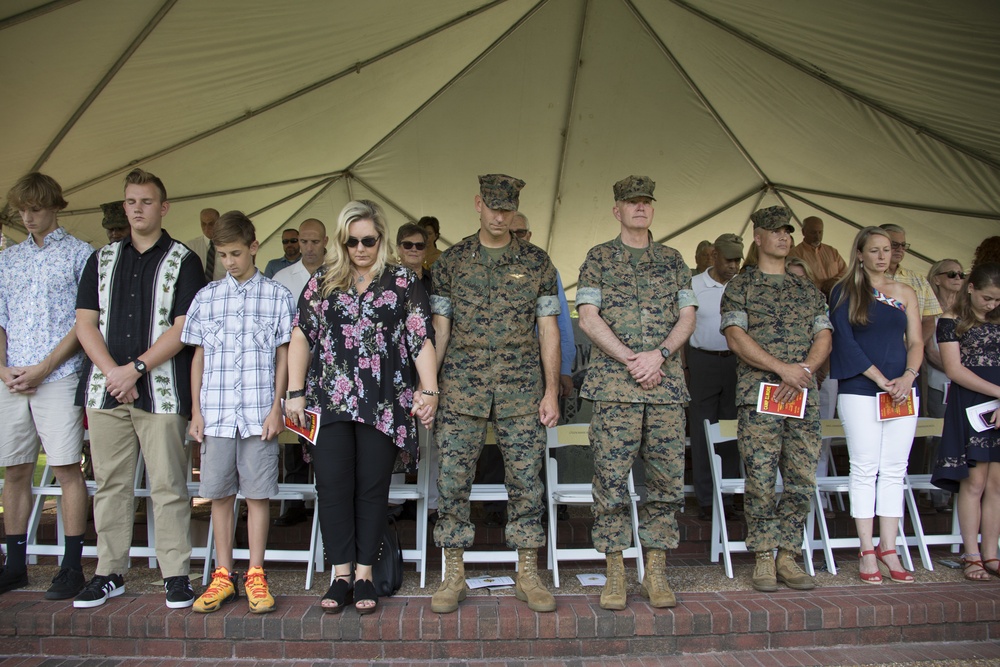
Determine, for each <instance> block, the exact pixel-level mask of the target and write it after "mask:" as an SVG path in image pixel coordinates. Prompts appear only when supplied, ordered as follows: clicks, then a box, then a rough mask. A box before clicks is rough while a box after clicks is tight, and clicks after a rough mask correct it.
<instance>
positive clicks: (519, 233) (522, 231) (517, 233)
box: [510, 229, 528, 239]
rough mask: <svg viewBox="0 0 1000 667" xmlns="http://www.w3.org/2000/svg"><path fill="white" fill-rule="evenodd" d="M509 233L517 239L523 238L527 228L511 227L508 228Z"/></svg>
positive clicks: (526, 233)
mask: <svg viewBox="0 0 1000 667" xmlns="http://www.w3.org/2000/svg"><path fill="white" fill-rule="evenodd" d="M510 233H511V234H513V235H514V236H516V237H517V238H519V239H523V238H524V237H525V236H527V235H528V230H527V229H512V230H510Z"/></svg>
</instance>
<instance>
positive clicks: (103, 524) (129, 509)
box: [87, 405, 191, 577]
mask: <svg viewBox="0 0 1000 667" xmlns="http://www.w3.org/2000/svg"><path fill="white" fill-rule="evenodd" d="M87 420H88V422H89V427H90V451H91V455H92V456H93V459H94V479H95V480H97V493H96V494H95V495H94V524H95V527H96V528H97V557H98V561H97V570H96V572H95V574H99V575H102V576H107V575H109V574H124V573H125V571H126V570H127V569H128V566H129V556H128V553H129V548H130V547H131V545H132V524H133V523H134V522H135V503H134V502H133V498H134V491H133V489H134V487H133V486H132V484H133V479H134V477H135V466H136V460H137V458H138V454H139V448H140V447H141V448H142V455H143V458H144V459H145V461H146V471H147V475H148V477H149V484H150V505H152V511H153V517H154V520H155V522H156V523H155V528H156V531H155V538H156V557H157V559H159V562H160V572H161V574H162V575H163V576H164V577H176V576H187V575H188V573H189V568H190V560H191V535H190V525H191V507H190V504H189V499H188V493H187V465H188V463H187V454H186V453H185V451H184V431H185V428H186V426H187V418H186V417H183V416H181V415H158V414H152V413H149V412H146V411H144V410H139V409H138V408H135V407H132V406H130V405H120V406H118V407H117V408H114V409H111V410H95V409H92V408H88V409H87Z"/></svg>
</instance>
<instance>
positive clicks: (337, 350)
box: [285, 201, 438, 614]
mask: <svg viewBox="0 0 1000 667" xmlns="http://www.w3.org/2000/svg"><path fill="white" fill-rule="evenodd" d="M387 234H388V229H387V227H386V223H385V216H384V214H383V213H382V209H381V208H380V207H379V206H378V205H377V204H375V203H374V202H370V201H352V202H350V203H349V204H348V205H347V206H345V207H344V209H343V210H342V211H341V212H340V218H339V220H338V222H337V229H336V232H335V235H334V243H333V247H332V249H331V250H330V251H329V253H328V255H327V259H326V262H325V264H324V265H323V266H322V267H321V268H320V269H319V270H318V271H317V272H316V273H315V274H313V276H312V277H311V278H310V279H309V282H308V283H307V284H306V287H305V289H304V290H303V292H302V296H301V297H300V299H299V313H298V316H297V317H296V321H295V328H294V329H293V330H292V341H291V343H290V345H289V351H288V387H289V390H290V391H289V392H288V398H287V399H286V401H285V414H286V415H287V416H288V418H289V419H291V420H292V421H293V422H294V423H297V424H303V423H304V422H305V415H304V412H303V411H304V409H305V407H306V405H309V406H310V407H312V408H318V409H319V410H321V413H322V414H321V417H320V424H321V428H320V431H319V438H318V440H317V442H316V446H315V447H313V448H312V460H313V468H314V470H315V472H316V491H317V496H318V499H317V505H318V511H319V520H320V525H321V527H322V530H323V546H324V549H325V550H326V555H327V558H329V559H330V560H331V561H332V562H333V563H334V580H333V583H332V585H331V586H330V590H329V591H327V593H326V595H324V596H323V599H322V600H321V602H320V604H321V606H322V607H323V608H324V609H325V610H326V611H329V612H333V613H337V612H340V611H342V610H343V609H344V607H345V605H347V603H348V602H349V601H350V597H351V593H352V592H353V598H354V605H355V607H356V608H357V610H358V612H359V613H361V614H368V613H371V612H373V611H375V608H376V605H377V604H378V595H377V594H376V592H375V586H374V584H373V583H372V565H373V564H374V562H375V558H376V556H377V554H378V548H379V545H380V543H381V539H382V534H383V532H384V530H385V515H386V507H387V504H388V498H389V484H390V478H391V475H392V470H393V466H394V464H395V462H396V458H397V456H398V457H399V458H400V459H401V461H402V463H403V464H404V465H405V466H406V467H407V468H408V469H414V468H415V467H416V464H417V428H416V423H415V421H414V418H413V415H416V417H417V418H419V419H420V421H421V422H422V423H423V424H424V425H425V426H429V425H430V424H431V422H432V421H433V420H434V413H435V411H436V410H437V399H438V389H437V360H436V357H435V354H434V341H433V339H432V334H431V329H430V307H429V306H428V299H427V294H426V293H425V292H424V288H423V285H422V284H421V282H420V280H419V279H418V278H417V277H416V275H415V274H414V273H413V272H412V271H410V270H409V269H407V268H404V267H399V266H393V265H388V264H387V263H386V258H387V256H388V238H387ZM352 566H353V577H352ZM352 579H353V582H352ZM352 589H353V590H352Z"/></svg>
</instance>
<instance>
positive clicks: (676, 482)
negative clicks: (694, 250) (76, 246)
mask: <svg viewBox="0 0 1000 667" xmlns="http://www.w3.org/2000/svg"><path fill="white" fill-rule="evenodd" d="M576 304H577V307H578V308H579V307H580V306H581V305H584V304H589V305H593V306H596V307H597V308H598V309H599V310H600V313H601V318H602V319H603V320H604V321H605V323H607V325H608V326H609V327H610V328H611V330H612V331H613V332H614V334H615V335H616V336H617V337H618V339H619V340H620V341H621V342H622V343H623V344H624V345H626V346H627V347H628V348H629V349H631V350H632V351H634V352H641V351H644V350H655V349H657V348H658V347H659V346H660V344H661V343H663V341H664V340H665V339H666V337H667V335H668V334H669V333H670V330H671V329H673V327H674V325H675V324H676V323H677V320H678V318H679V316H680V310H681V308H685V307H687V306H697V305H698V304H697V301H696V300H695V296H694V292H693V291H692V290H691V272H690V271H689V270H688V267H687V265H686V264H685V263H684V260H683V259H682V258H681V255H680V253H679V252H677V251H676V250H674V249H673V248H668V247H667V246H664V245H661V244H659V243H653V242H652V238H650V243H649V247H648V248H647V249H646V252H645V253H644V254H643V255H642V256H641V257H640V258H639V260H638V262H637V264H635V265H633V263H632V254H631V253H630V252H629V250H628V248H627V247H626V246H625V244H623V243H622V240H621V236H618V237H617V238H615V239H614V240H612V241H608V242H606V243H602V244H601V245H598V246H595V247H593V248H591V249H590V252H588V253H587V259H586V260H585V261H584V263H583V266H582V267H581V268H580V280H579V282H578V283H577V290H576ZM672 352H674V354H671V355H670V357H669V359H665V360H664V362H663V365H662V366H661V369H662V371H663V372H664V373H665V375H666V377H664V378H663V379H662V380H661V381H660V384H659V385H657V386H656V387H654V388H652V389H648V390H647V389H643V388H642V387H640V386H639V384H638V383H637V382H636V381H635V379H634V378H633V377H632V375H631V374H630V373H629V370H628V368H627V367H626V366H625V365H624V364H622V363H620V362H618V361H616V360H615V359H613V358H611V357H610V356H608V355H607V354H606V353H605V352H604V351H603V350H601V349H600V348H599V347H598V346H596V345H595V346H594V348H593V352H592V357H591V360H590V367H589V369H588V370H587V378H586V380H585V381H584V384H583V388H582V389H581V392H580V394H581V396H583V397H584V398H589V399H591V400H593V401H595V403H594V416H593V419H592V421H591V430H590V442H591V448H592V449H593V453H594V517H595V518H594V528H593V540H594V547H595V548H596V549H597V550H598V551H601V552H603V553H612V552H616V551H622V550H624V549H626V548H628V547H629V546H631V543H632V530H631V517H630V513H629V506H630V500H629V494H628V474H629V471H630V470H631V469H632V464H633V463H634V461H635V457H636V455H637V454H638V455H641V456H642V458H643V461H645V464H646V484H647V488H648V490H649V498H648V500H647V501H646V503H645V504H644V505H643V506H642V507H641V508H640V509H639V539H640V541H641V542H642V545H643V546H644V547H645V548H647V549H674V548H676V547H677V543H678V533H677V518H676V517H675V516H674V515H675V513H676V512H677V511H679V510H681V509H682V507H683V504H684V409H683V404H684V403H685V402H686V401H687V400H689V398H690V396H689V394H688V391H687V385H686V384H685V382H684V371H683V368H682V367H681V362H680V357H679V355H678V354H676V352H677V351H676V350H672Z"/></svg>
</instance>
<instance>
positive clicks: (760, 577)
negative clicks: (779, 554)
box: [751, 551, 778, 593]
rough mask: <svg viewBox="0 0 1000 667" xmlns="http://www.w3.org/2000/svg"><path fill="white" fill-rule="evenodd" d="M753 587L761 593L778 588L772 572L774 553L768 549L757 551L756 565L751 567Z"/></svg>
mask: <svg viewBox="0 0 1000 667" xmlns="http://www.w3.org/2000/svg"><path fill="white" fill-rule="evenodd" d="M751 583H752V584H753V587H754V588H755V589H756V590H758V591H760V592H762V593H773V592H775V591H776V590H778V580H777V578H776V576H775V574H774V554H772V553H771V552H770V551H758V552H757V565H756V566H755V567H754V568H753V579H752V580H751Z"/></svg>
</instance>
